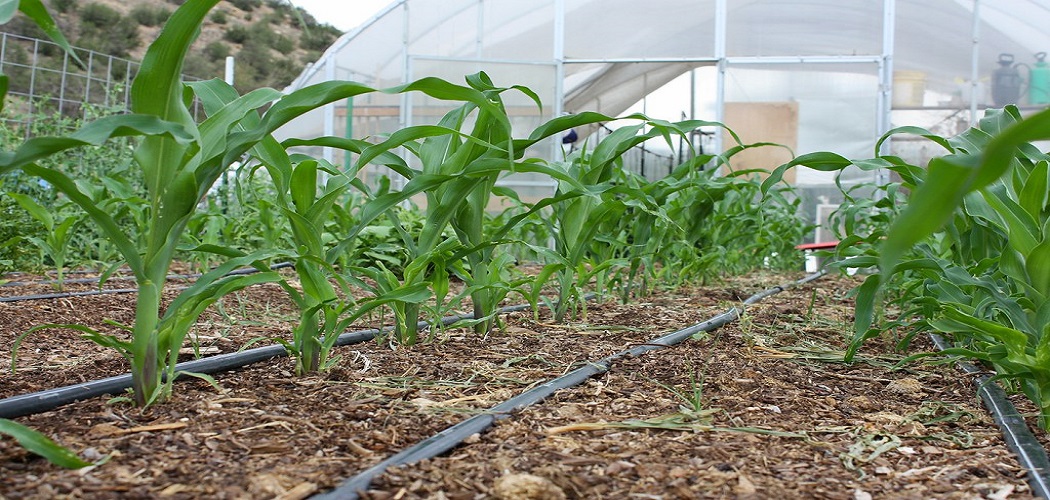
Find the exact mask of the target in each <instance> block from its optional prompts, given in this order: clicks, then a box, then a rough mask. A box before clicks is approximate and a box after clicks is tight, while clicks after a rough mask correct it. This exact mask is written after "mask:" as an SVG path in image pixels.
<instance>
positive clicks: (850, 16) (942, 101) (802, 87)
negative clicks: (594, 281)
mask: <svg viewBox="0 0 1050 500" xmlns="http://www.w3.org/2000/svg"><path fill="white" fill-rule="evenodd" d="M1048 5H1050V2H1047V1H1045V0H1041V1H1037V0H994V1H990V0H983V1H975V0H895V1H894V0H886V1H885V2H880V1H877V0H809V1H791V0H688V1H685V0H648V1H645V2H638V1H628V0H440V1H439V0H400V1H396V2H392V3H391V4H390V5H389V6H388V7H386V8H385V9H384V10H382V11H381V12H380V13H379V14H378V15H376V16H375V17H373V18H372V19H371V20H369V21H367V22H366V23H364V24H362V25H361V26H360V27H358V28H356V29H354V30H352V31H350V32H347V33H346V34H344V35H343V36H342V37H341V38H340V39H339V40H338V41H337V42H336V43H334V44H333V45H332V46H331V47H330V48H329V49H328V50H327V51H326V52H325V53H324V54H323V55H322V57H321V58H320V59H319V60H318V61H317V62H316V63H314V64H312V65H310V66H309V67H308V68H307V69H306V70H304V72H303V73H302V74H301V75H300V76H299V77H298V78H297V79H296V80H295V82H294V83H293V84H292V85H291V87H290V88H289V90H294V89H295V88H300V87H304V86H307V85H310V84H315V83H319V82H321V81H325V80H331V79H346V80H354V81H359V82H362V83H365V84H367V85H371V86H373V87H376V88H385V87H390V86H394V85H398V84H401V83H403V82H406V81H411V80H415V79H418V78H421V77H424V76H437V77H441V78H445V79H448V80H450V81H454V82H460V83H462V82H463V77H464V75H466V74H470V73H474V72H477V71H481V70H484V71H485V72H487V73H488V74H489V75H490V76H491V77H492V78H493V80H494V81H495V83H496V84H498V85H506V86H510V85H525V86H528V87H530V88H532V89H533V90H534V91H536V92H537V93H538V94H539V96H540V97H541V98H542V100H543V103H544V109H543V110H542V112H540V111H538V110H535V109H534V108H535V106H534V105H531V104H530V101H529V100H528V98H526V97H525V96H520V100H519V101H514V98H513V97H512V98H510V99H511V102H508V103H507V104H508V107H515V106H518V107H520V108H521V110H522V111H521V113H520V117H519V118H520V120H516V121H515V126H516V127H519V126H520V127H522V129H527V128H528V127H530V126H535V125H536V124H538V123H540V122H541V121H542V120H545V119H549V118H550V117H552V116H556V115H557V114H561V113H568V112H580V111H598V112H601V113H605V114H609V115H617V114H620V113H622V112H624V111H625V110H627V109H629V108H630V107H631V106H632V105H633V104H635V103H636V102H638V101H639V100H640V99H642V98H643V97H645V96H646V95H648V94H650V93H651V92H653V91H654V90H656V89H658V88H660V87H661V86H663V85H664V84H666V83H668V82H670V81H671V80H673V79H675V78H676V77H679V76H680V75H683V74H685V73H688V72H689V71H690V70H692V69H695V68H705V67H706V68H707V69H706V70H705V71H706V73H705V74H706V75H718V74H719V71H717V70H715V68H720V69H721V70H723V71H724V72H723V73H722V76H721V77H719V78H715V77H711V81H712V82H715V81H717V82H718V84H717V85H715V84H713V83H712V84H711V85H707V86H704V85H700V86H698V87H697V89H698V90H697V92H698V93H699V95H696V96H695V98H696V102H698V103H701V104H698V105H697V106H696V107H694V108H692V109H694V110H699V112H698V114H697V116H695V117H696V118H699V119H716V118H720V116H721V112H722V111H721V109H722V108H721V107H720V106H721V103H724V102H764V101H790V100H794V101H798V102H801V103H802V104H801V105H800V118H799V127H800V132H799V144H798V149H799V151H797V152H799V153H801V152H806V151H807V150H816V149H835V150H836V151H840V152H844V153H846V154H858V155H861V154H868V155H870V153H871V150H870V148H871V147H872V145H873V144H874V142H875V139H876V138H877V137H878V135H879V134H880V133H881V132H884V131H886V130H887V129H888V128H889V126H890V125H891V123H890V122H889V119H888V118H881V117H880V114H884V115H885V116H887V117H888V116H889V112H890V109H889V104H883V103H888V102H890V100H889V97H888V96H889V89H888V88H887V87H888V85H887V83H889V82H890V81H891V78H893V76H894V75H895V76H897V77H898V78H897V79H896V80H894V91H896V92H898V94H901V93H902V92H904V91H905V90H907V89H904V88H900V87H901V86H902V85H906V84H909V83H910V84H912V85H914V84H915V80H916V79H917V80H918V82H920V83H921V86H920V89H921V90H923V91H925V94H924V95H925V98H921V97H920V99H919V101H917V102H912V103H909V105H910V106H915V107H920V108H921V107H933V108H936V107H944V106H949V107H950V106H956V107H958V108H959V109H967V108H969V107H970V105H971V104H972V105H973V106H974V107H978V106H979V107H981V108H984V107H986V106H989V105H991V103H990V99H989V95H990V92H989V88H988V87H989V85H990V84H991V81H990V80H991V74H992V72H993V71H994V70H995V69H996V68H997V67H998V65H997V63H996V61H997V60H998V58H999V55H1000V54H1001V53H1009V54H1013V55H1014V56H1015V57H1016V60H1017V62H1019V63H1024V64H1025V65H1026V66H1024V67H1020V69H1021V71H1022V74H1024V70H1025V68H1026V67H1031V66H1032V65H1033V63H1034V62H1035V59H1034V57H1033V55H1034V54H1035V53H1037V52H1042V51H1048V50H1050V31H1048V30H1046V29H1044V27H1046V26H1050V6H1048ZM975 11H976V12H977V13H978V14H977V15H976V16H975ZM975 19H976V20H977V22H975ZM720 20H721V22H720ZM887 20H888V21H887ZM975 34H976V35H977V36H978V38H977V40H978V43H976V44H975V42H974V41H975V39H974V35H975ZM974 76H976V77H977V78H976V79H974V78H973V77H974ZM908 78H911V79H912V80H913V81H911V82H909V81H908ZM681 98H682V99H683V100H685V101H687V102H688V100H689V99H690V96H689V95H683V96H682V97H681ZM923 99H925V100H923ZM897 101H898V100H895V101H894V103H895V106H897V105H898V102H897ZM704 102H708V103H714V102H718V103H719V105H718V106H716V107H714V108H712V109H711V111H710V114H713V115H714V116H708V115H707V112H706V111H705V110H706V109H708V108H703V107H702V103H704ZM438 104H439V103H434V102H430V101H428V100H427V99H425V98H422V97H418V96H413V97H400V96H396V95H395V96H391V95H369V96H366V97H364V98H358V99H356V100H354V101H352V102H346V103H340V104H339V105H337V106H336V108H335V109H333V108H331V107H330V108H329V109H327V110H324V111H316V112H314V113H313V114H311V115H307V116H305V117H303V118H301V119H299V120H296V121H294V122H292V123H291V124H290V125H289V126H287V127H285V128H284V129H282V130H281V131H280V133H279V134H280V135H281V136H283V137H290V136H296V137H313V136H319V135H343V134H345V135H353V136H365V135H370V134H377V133H388V132H390V131H392V130H395V129H396V128H398V127H401V126H406V125H413V124H418V123H422V122H428V121H429V122H432V121H433V120H436V117H437V116H439V114H440V110H441V107H440V105H438ZM530 106H531V107H532V108H533V111H528V110H527V108H529V107H530ZM898 107H899V106H898ZM349 110H352V111H349ZM348 113H349V114H352V115H353V117H354V120H353V122H350V121H347V120H346V119H345V116H346V114H348ZM664 118H672V117H664ZM673 118H675V119H677V117H673Z"/></svg>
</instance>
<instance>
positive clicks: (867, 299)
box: [846, 274, 879, 362]
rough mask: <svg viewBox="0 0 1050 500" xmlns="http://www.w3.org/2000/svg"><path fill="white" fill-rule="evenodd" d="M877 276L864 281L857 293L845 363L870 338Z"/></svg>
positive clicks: (875, 299)
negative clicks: (851, 335)
mask: <svg viewBox="0 0 1050 500" xmlns="http://www.w3.org/2000/svg"><path fill="white" fill-rule="evenodd" d="M878 291H879V275H877V274H873V275H871V276H868V277H867V278H865V279H864V283H862V284H861V285H860V287H859V289H858V291H857V298H856V312H855V316H854V328H853V331H854V334H853V340H852V341H851V342H850V346H849V349H848V350H847V351H846V361H847V362H849V361H852V360H853V356H854V355H855V354H856V352H857V350H858V349H859V348H860V346H861V344H863V343H864V341H865V340H867V339H868V338H871V336H872V330H873V329H872V327H871V325H872V324H874V322H875V304H876V302H877V301H878Z"/></svg>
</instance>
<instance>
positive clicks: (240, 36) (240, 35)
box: [222, 24, 248, 43]
mask: <svg viewBox="0 0 1050 500" xmlns="http://www.w3.org/2000/svg"><path fill="white" fill-rule="evenodd" d="M222 37H223V39H225V40H226V41H228V42H232V43H244V42H245V41H247V40H248V28H245V27H244V25H243V24H238V25H236V26H230V28H229V29H227V30H226V33H223V35H222Z"/></svg>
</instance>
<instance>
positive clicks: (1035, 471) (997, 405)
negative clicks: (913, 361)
mask: <svg viewBox="0 0 1050 500" xmlns="http://www.w3.org/2000/svg"><path fill="white" fill-rule="evenodd" d="M930 338H931V339H932V340H933V343H934V344H935V345H936V346H937V348H938V349H940V350H942V351H943V350H944V349H947V348H949V347H951V346H950V345H949V344H948V342H947V341H946V340H945V339H944V337H941V336H940V335H937V334H930ZM957 365H958V366H959V369H960V370H962V371H964V372H966V373H967V374H968V375H976V378H975V380H974V382H975V383H976V384H977V393H978V394H979V395H980V396H981V401H982V402H983V403H984V407H985V408H986V409H987V410H988V412H989V413H991V414H992V419H993V420H995V423H996V424H997V425H998V426H999V430H1000V431H1002V433H1003V440H1004V441H1006V446H1007V447H1008V448H1010V450H1011V451H1013V452H1014V454H1015V455H1017V461H1018V462H1020V463H1021V467H1023V468H1024V469H1025V470H1027V471H1028V485H1029V486H1031V488H1032V492H1033V493H1034V494H1035V495H1036V496H1038V497H1040V498H1050V457H1047V454H1046V448H1044V447H1043V445H1042V444H1041V443H1040V442H1039V440H1037V439H1036V437H1035V435H1033V434H1032V431H1031V430H1030V429H1029V428H1028V424H1026V423H1025V421H1024V418H1021V415H1020V412H1018V411H1017V407H1015V406H1014V404H1013V403H1011V402H1010V400H1009V399H1008V398H1007V397H1006V391H1004V390H1003V388H1002V387H1000V386H999V384H997V383H995V381H993V380H991V377H989V376H988V375H987V374H986V373H984V370H981V369H980V368H978V367H976V366H974V365H973V364H971V363H967V362H964V361H960V362H958V363H957Z"/></svg>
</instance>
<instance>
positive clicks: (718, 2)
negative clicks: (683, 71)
mask: <svg viewBox="0 0 1050 500" xmlns="http://www.w3.org/2000/svg"><path fill="white" fill-rule="evenodd" d="M727 4H728V0H715V57H716V58H718V75H717V83H716V87H715V120H716V121H718V122H724V120H725V107H726V34H727V26H728V16H729V7H728V5H727ZM723 135H724V134H723V130H722V129H721V128H719V129H717V130H715V144H714V148H715V153H716V154H720V153H721V152H722V139H723Z"/></svg>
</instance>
